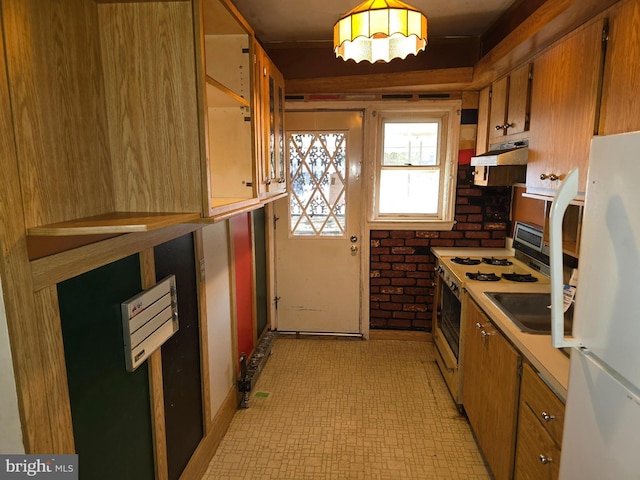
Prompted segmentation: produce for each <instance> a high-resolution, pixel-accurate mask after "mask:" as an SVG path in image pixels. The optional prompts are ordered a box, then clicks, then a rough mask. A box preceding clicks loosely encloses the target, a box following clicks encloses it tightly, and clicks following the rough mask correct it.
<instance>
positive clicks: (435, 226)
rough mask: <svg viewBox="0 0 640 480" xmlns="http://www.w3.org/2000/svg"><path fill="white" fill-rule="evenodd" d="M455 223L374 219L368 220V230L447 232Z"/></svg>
mask: <svg viewBox="0 0 640 480" xmlns="http://www.w3.org/2000/svg"><path fill="white" fill-rule="evenodd" d="M455 224H456V222H454V221H450V222H447V221H441V220H423V221H418V220H397V219H394V220H374V221H370V222H368V224H367V226H368V228H369V230H431V231H441V232H448V231H451V230H452V229H453V226H454V225H455Z"/></svg>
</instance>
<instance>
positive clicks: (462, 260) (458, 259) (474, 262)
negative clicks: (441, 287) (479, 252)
mask: <svg viewBox="0 0 640 480" xmlns="http://www.w3.org/2000/svg"><path fill="white" fill-rule="evenodd" d="M451 261H452V262H453V263H459V264H460V265H478V264H479V263H480V260H478V259H477V258H470V257H466V258H461V257H453V258H452V259H451Z"/></svg>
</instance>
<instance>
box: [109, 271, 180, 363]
mask: <svg viewBox="0 0 640 480" xmlns="http://www.w3.org/2000/svg"><path fill="white" fill-rule="evenodd" d="M121 311H122V327H123V336H124V350H125V362H126V365H127V370H128V371H129V372H133V371H134V370H135V369H136V368H138V366H139V365H140V364H141V363H142V362H144V361H145V360H146V359H147V358H148V357H149V356H150V355H151V354H152V353H153V352H154V351H155V350H157V349H158V348H160V347H161V346H162V344H163V343H164V342H166V341H167V339H169V338H170V337H171V336H172V335H173V334H174V333H175V332H177V331H178V300H177V295H176V278H175V276H174V275H170V276H168V277H166V278H165V279H163V280H162V281H160V282H159V283H158V284H156V285H155V286H153V287H151V288H149V289H148V290H145V291H143V292H141V293H139V294H138V295H136V296H135V297H132V298H130V299H129V300H127V301H126V302H123V303H122V304H121Z"/></svg>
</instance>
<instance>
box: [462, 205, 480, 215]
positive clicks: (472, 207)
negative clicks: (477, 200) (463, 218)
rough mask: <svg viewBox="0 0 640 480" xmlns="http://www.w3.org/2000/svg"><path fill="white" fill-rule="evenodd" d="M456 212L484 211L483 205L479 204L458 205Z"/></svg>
mask: <svg viewBox="0 0 640 480" xmlns="http://www.w3.org/2000/svg"><path fill="white" fill-rule="evenodd" d="M456 213H460V214H469V213H482V207H480V206H477V205H459V206H457V207H456Z"/></svg>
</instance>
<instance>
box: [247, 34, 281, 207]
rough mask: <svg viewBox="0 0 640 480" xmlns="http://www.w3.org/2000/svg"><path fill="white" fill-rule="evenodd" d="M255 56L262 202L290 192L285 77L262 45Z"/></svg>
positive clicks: (258, 45) (256, 50)
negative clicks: (285, 123) (288, 190)
mask: <svg viewBox="0 0 640 480" xmlns="http://www.w3.org/2000/svg"><path fill="white" fill-rule="evenodd" d="M254 56H255V78H256V111H257V113H256V123H257V128H256V132H257V135H256V152H257V156H258V171H259V177H258V192H259V195H260V198H261V199H269V200H271V199H273V196H274V195H280V194H283V193H286V191H287V172H286V164H285V158H286V150H285V149H286V147H285V142H286V139H285V132H284V77H283V76H282V73H280V71H279V70H278V68H277V67H276V65H275V64H274V63H273V61H271V59H270V58H269V56H268V55H267V54H266V52H265V51H264V50H263V48H262V47H261V46H260V44H258V42H255V51H254Z"/></svg>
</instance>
